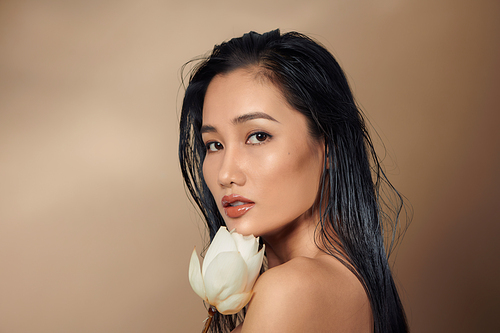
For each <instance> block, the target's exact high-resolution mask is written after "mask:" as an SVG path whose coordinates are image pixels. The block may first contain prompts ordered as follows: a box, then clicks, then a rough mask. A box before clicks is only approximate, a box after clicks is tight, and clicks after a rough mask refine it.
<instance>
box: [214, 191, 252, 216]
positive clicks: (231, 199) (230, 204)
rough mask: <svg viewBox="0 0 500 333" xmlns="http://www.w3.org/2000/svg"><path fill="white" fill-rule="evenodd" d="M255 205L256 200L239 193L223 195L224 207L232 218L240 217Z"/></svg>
mask: <svg viewBox="0 0 500 333" xmlns="http://www.w3.org/2000/svg"><path fill="white" fill-rule="evenodd" d="M254 206H255V202H253V201H252V200H249V199H247V198H245V197H243V196H241V195H239V194H231V195H225V196H223V197H222V207H224V212H225V213H226V215H227V216H228V217H230V218H238V217H240V216H243V215H244V214H245V213H246V212H248V211H249V210H250V209H252V208H253V207H254Z"/></svg>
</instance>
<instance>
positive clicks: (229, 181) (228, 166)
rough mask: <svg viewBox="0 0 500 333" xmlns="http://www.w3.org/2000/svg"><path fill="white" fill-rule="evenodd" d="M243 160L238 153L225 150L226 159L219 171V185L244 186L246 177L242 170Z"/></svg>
mask: <svg viewBox="0 0 500 333" xmlns="http://www.w3.org/2000/svg"><path fill="white" fill-rule="evenodd" d="M241 164H242V159H241V156H240V155H239V154H238V152H237V151H234V150H229V149H226V150H225V154H224V159H223V161H222V165H221V168H220V170H219V184H220V185H221V186H223V187H230V186H232V185H238V186H243V185H244V184H245V181H246V175H245V173H244V172H243V170H242V168H241Z"/></svg>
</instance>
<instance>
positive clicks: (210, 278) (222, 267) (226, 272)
mask: <svg viewBox="0 0 500 333" xmlns="http://www.w3.org/2000/svg"><path fill="white" fill-rule="evenodd" d="M203 279H204V283H205V292H206V295H207V298H208V302H209V303H210V304H211V305H215V306H217V304H219V302H221V301H223V300H225V299H226V298H228V297H229V296H231V295H232V294H239V293H241V292H243V291H244V289H245V287H246V285H247V264H245V261H244V260H243V258H241V255H240V254H239V253H238V252H222V253H219V254H218V255H217V256H216V257H215V258H214V260H212V262H211V263H210V265H209V266H208V268H207V271H206V272H205V276H204V278H203Z"/></svg>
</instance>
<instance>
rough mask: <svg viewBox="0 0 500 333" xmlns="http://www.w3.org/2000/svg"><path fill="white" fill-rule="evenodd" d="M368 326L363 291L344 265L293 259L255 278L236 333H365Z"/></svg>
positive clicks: (328, 260)
mask: <svg viewBox="0 0 500 333" xmlns="http://www.w3.org/2000/svg"><path fill="white" fill-rule="evenodd" d="M371 322H372V319H371V311H370V305H369V302H368V298H367V296H366V293H365V291H364V289H363V287H362V285H361V283H360V282H359V281H358V279H357V278H356V276H355V275H354V274H352V273H351V272H350V271H349V270H348V269H347V268H346V267H345V266H344V265H342V264H341V263H340V262H338V261H337V260H336V259H335V258H333V257H330V256H328V257H326V256H325V257H321V258H315V259H310V258H305V257H298V258H294V259H292V260H290V261H288V262H286V263H284V264H282V265H279V266H276V267H274V268H272V269H270V270H268V271H266V272H265V273H264V274H262V276H260V277H259V279H258V280H257V282H256V284H255V287H254V295H253V297H252V300H251V302H250V305H249V307H248V312H247V315H246V318H245V322H244V324H243V326H242V332H244V333H245V332H273V333H275V332H313V331H314V332H322V331H324V332H336V331H339V332H340V331H342V332H349V331H352V332H360V331H361V332H362V331H367V332H370V330H371V326H372V324H371ZM364 328H367V330H366V329H364Z"/></svg>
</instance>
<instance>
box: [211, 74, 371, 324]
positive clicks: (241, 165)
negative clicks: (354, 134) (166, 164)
mask: <svg viewBox="0 0 500 333" xmlns="http://www.w3.org/2000/svg"><path fill="white" fill-rule="evenodd" d="M202 133H203V134H202V136H203V141H204V143H205V144H206V145H207V149H208V153H207V156H206V158H205V161H204V164H203V175H204V178H205V181H206V183H207V185H208V187H209V189H210V191H211V192H212V195H213V196H214V198H215V201H216V202H217V204H218V207H219V210H220V211H221V214H222V215H223V216H224V219H225V222H226V224H227V226H228V228H229V229H230V230H231V229H236V231H238V232H239V233H242V234H253V235H255V236H260V237H262V239H263V241H264V243H265V244H266V255H267V258H268V263H269V270H267V271H266V272H265V273H264V274H263V275H262V276H260V277H259V278H258V279H257V282H256V284H255V287H254V295H253V297H252V300H251V301H250V303H249V305H248V311H247V315H246V317H245V321H244V323H243V324H242V325H240V326H238V327H237V328H236V329H235V330H233V332H242V333H257V332H259V333H265V332H273V333H276V332H286V333H290V332H372V331H373V318H372V314H371V308H370V304H369V301H368V297H367V295H366V293H365V291H364V289H363V287H362V285H361V283H360V282H359V280H358V279H357V278H356V277H355V276H354V274H353V273H352V272H351V271H350V270H349V269H347V268H346V267H345V266H344V265H343V264H342V263H340V262H339V261H338V260H337V259H335V258H334V257H332V256H330V255H327V254H325V253H324V252H323V251H321V250H320V249H319V248H318V246H317V245H316V242H315V239H314V234H315V233H314V231H315V228H316V224H317V222H318V221H319V216H318V210H317V209H316V208H315V207H316V206H317V205H316V202H317V196H318V195H317V194H318V191H319V182H320V177H321V173H322V170H323V162H324V144H323V143H322V142H321V141H317V140H315V139H313V138H312V137H311V136H310V134H309V131H308V127H307V120H306V118H305V116H304V115H302V114H301V113H300V112H298V111H296V110H294V109H293V108H292V107H291V106H290V105H289V104H288V103H287V102H286V101H285V99H284V97H283V94H282V93H281V91H280V89H279V88H277V87H276V86H275V85H274V84H273V83H271V82H270V81H269V80H268V79H266V78H265V77H264V76H262V75H261V74H259V69H258V68H256V67H253V68H244V69H237V70H235V71H233V72H230V73H228V74H225V75H218V76H216V77H215V78H214V79H213V80H212V82H211V83H210V85H209V87H208V90H207V93H206V96H205V101H204V107H203V129H202ZM230 194H238V195H242V196H244V197H245V198H247V199H249V200H251V201H252V202H254V203H255V206H254V207H253V208H251V209H250V210H248V212H247V213H245V214H244V215H243V216H241V217H237V218H231V217H229V216H227V215H225V213H224V208H223V206H222V203H221V199H222V197H223V196H225V195H226V196H227V195H230Z"/></svg>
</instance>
